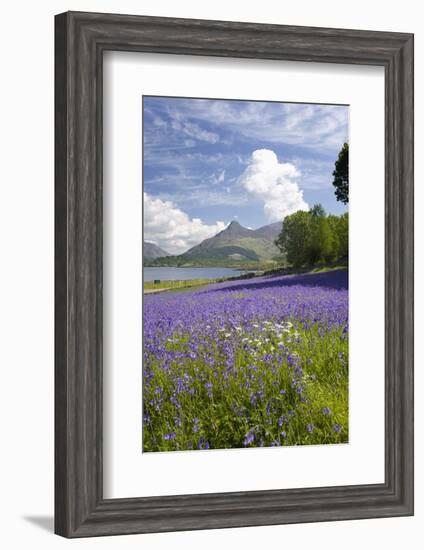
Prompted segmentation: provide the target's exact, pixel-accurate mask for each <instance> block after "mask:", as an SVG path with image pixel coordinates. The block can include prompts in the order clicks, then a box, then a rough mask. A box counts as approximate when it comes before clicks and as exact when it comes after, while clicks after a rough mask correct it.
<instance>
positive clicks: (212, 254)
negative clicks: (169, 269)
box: [181, 221, 278, 261]
mask: <svg viewBox="0 0 424 550" xmlns="http://www.w3.org/2000/svg"><path fill="white" fill-rule="evenodd" d="M272 225H274V224H272ZM269 228H270V226H265V227H261V228H260V229H257V230H254V229H248V228H247V227H243V226H242V225H240V224H239V223H238V222H237V221H232V222H231V223H230V225H228V227H226V228H225V229H224V230H223V231H221V232H220V233H218V234H217V235H215V236H214V237H211V238H210V239H205V240H204V241H202V242H201V243H200V244H198V245H196V246H193V248H190V250H187V252H184V254H182V255H181V257H182V258H184V259H187V260H200V259H207V260H212V259H215V260H218V259H219V260H239V261H243V260H248V261H264V260H270V259H271V258H272V257H273V256H275V255H277V254H278V248H277V247H276V246H275V244H274V242H273V241H274V239H275V237H273V235H274V234H275V228H271V229H269Z"/></svg>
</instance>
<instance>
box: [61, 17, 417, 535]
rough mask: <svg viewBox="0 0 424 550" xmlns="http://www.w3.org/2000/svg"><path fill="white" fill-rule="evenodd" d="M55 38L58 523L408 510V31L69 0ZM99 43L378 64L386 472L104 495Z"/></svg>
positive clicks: (163, 525)
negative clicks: (379, 476)
mask: <svg viewBox="0 0 424 550" xmlns="http://www.w3.org/2000/svg"><path fill="white" fill-rule="evenodd" d="M55 49H56V54H55V72H56V80H55V94H56V100H55V115H56V117H55V131H56V141H55V156H56V161H55V234H56V238H55V256H56V258H55V300H56V305H55V324H56V329H55V392H56V398H55V439H56V443H55V531H56V533H57V534H59V535H62V536H65V537H86V536H98V535H117V534H126V533H147V532H159V531H176V530H188V529H207V528H223V527H241V526H253V525H272V524H283V523H296V522H314V521H328V520H345V519H360V518H374V517H391V516H405V515H412V514H413V35H411V34H401V33H392V32H374V31H372V32H371V31H357V30H342V29H324V28H307V27H293V26H279V25H263V24H252V23H248V24H247V23H232V22H222V21H200V20H188V19H168V18H156V17H140V16H128V15H107V14H96V13H76V12H68V13H64V14H60V15H58V16H56V20H55ZM105 50H128V51H138V52H158V53H170V54H194V55H203V56H228V57H236V58H237V57H240V58H252V59H282V60H296V61H313V62H323V63H348V64H363V65H380V66H383V67H384V69H385V128H386V130H385V158H386V161H385V312H386V314H385V318H386V322H385V482H384V483H382V484H375V485H357V486H344V487H320V488H302V489H289V490H279V489H278V488H277V487H276V489H275V490H271V491H249V492H237V493H218V494H199V495H196V494H194V495H184V496H165V497H145V498H128V499H109V500H107V499H106V500H105V499H104V498H103V490H102V473H103V470H102V55H103V52H104V51H105ZM205 63H207V60H205ZM367 185H372V182H367ZM366 314H367V313H366V312H365V311H364V315H366ZM364 360H366V358H365V359H364ZM369 367H370V368H372V365H369ZM369 414H370V418H372V411H370V412H369Z"/></svg>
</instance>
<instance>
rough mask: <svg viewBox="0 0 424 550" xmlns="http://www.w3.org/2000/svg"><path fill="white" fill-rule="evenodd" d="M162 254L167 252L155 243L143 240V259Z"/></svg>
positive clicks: (164, 254) (151, 258)
mask: <svg viewBox="0 0 424 550" xmlns="http://www.w3.org/2000/svg"><path fill="white" fill-rule="evenodd" d="M164 256H169V254H168V252H165V250H162V248H160V247H159V246H157V245H156V244H153V243H149V242H147V241H143V259H148V260H154V259H156V258H163V257H164Z"/></svg>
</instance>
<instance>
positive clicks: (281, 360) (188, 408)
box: [143, 270, 348, 451]
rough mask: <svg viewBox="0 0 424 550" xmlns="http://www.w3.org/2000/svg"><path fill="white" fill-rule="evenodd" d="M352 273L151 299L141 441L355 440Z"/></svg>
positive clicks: (169, 444) (193, 444)
mask: <svg viewBox="0 0 424 550" xmlns="http://www.w3.org/2000/svg"><path fill="white" fill-rule="evenodd" d="M347 281H348V276H347V271H345V270H337V271H330V272H327V273H319V274H305V275H297V276H277V277H276V276H274V277H261V278H254V279H248V280H244V281H243V280H238V281H229V282H224V283H219V284H215V285H209V286H204V287H201V288H198V289H196V290H192V291H179V292H178V291H177V292H167V293H162V294H156V295H147V296H145V297H144V366H143V449H144V451H171V450H189V449H228V448H239V447H260V446H282V445H309V444H328V443H344V442H347V441H348V289H347Z"/></svg>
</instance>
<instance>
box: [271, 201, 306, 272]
mask: <svg viewBox="0 0 424 550" xmlns="http://www.w3.org/2000/svg"><path fill="white" fill-rule="evenodd" d="M309 226H310V214H309V212H304V211H303V210H298V211H297V212H295V213H294V214H290V216H286V217H285V218H284V221H283V227H282V230H281V233H280V235H279V236H278V239H277V240H276V241H275V244H276V245H277V246H278V248H279V249H280V250H281V252H282V253H283V254H285V255H286V258H287V261H288V263H289V264H291V265H293V266H294V267H301V266H302V265H304V264H305V263H307V262H308V253H307V252H308V251H307V243H308V240H309V230H310V227H309Z"/></svg>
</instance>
